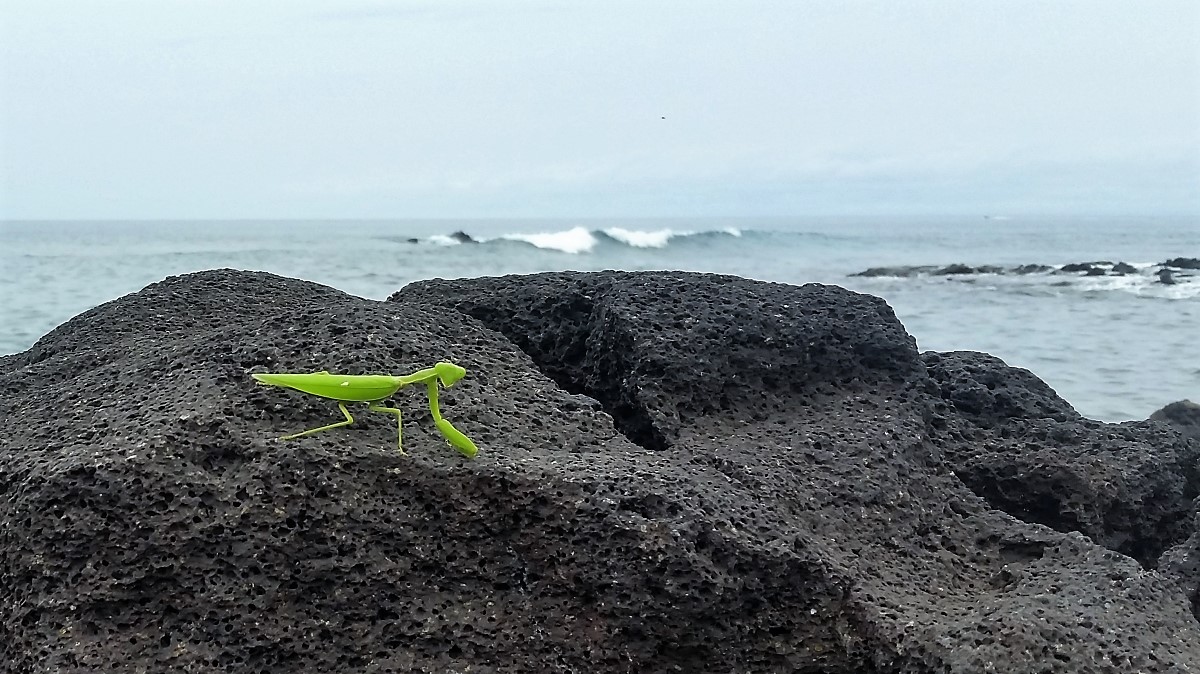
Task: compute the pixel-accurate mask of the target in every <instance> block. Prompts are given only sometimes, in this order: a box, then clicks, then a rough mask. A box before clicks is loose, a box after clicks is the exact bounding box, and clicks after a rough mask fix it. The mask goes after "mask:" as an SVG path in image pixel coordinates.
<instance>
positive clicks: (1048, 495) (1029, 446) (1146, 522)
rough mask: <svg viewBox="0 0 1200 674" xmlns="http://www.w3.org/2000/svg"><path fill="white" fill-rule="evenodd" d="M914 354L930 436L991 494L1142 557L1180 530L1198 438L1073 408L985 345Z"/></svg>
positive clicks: (1152, 560)
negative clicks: (923, 376) (923, 374)
mask: <svg viewBox="0 0 1200 674" xmlns="http://www.w3.org/2000/svg"><path fill="white" fill-rule="evenodd" d="M922 358H923V360H924V361H925V364H926V365H927V366H928V371H929V376H930V382H929V384H927V390H928V391H929V392H930V393H931V396H930V400H931V410H930V426H929V429H930V438H931V440H933V441H934V443H935V444H936V446H937V447H939V449H940V450H941V451H942V452H944V456H945V458H946V461H947V462H948V463H949V464H950V465H951V466H953V467H954V471H955V473H956V474H957V475H958V476H959V477H960V478H962V480H963V481H964V482H965V483H966V484H967V485H968V486H970V487H971V488H972V489H973V490H974V491H975V492H976V493H977V494H979V495H981V496H983V497H984V498H986V499H987V501H988V503H990V504H991V505H992V506H994V507H996V508H1000V509H1001V510H1004V511H1005V512H1007V513H1010V514H1012V515H1014V516H1016V517H1018V518H1020V519H1022V520H1024V521H1027V522H1037V523H1040V524H1045V525H1047V526H1050V527H1053V528H1054V529H1057V530H1059V531H1077V532H1081V533H1084V534H1087V535H1088V536H1090V537H1091V538H1092V539H1093V540H1095V541H1097V542H1098V543H1100V544H1102V545H1104V546H1106V547H1108V548H1111V549H1113V550H1117V551H1119V552H1122V553H1124V554H1127V555H1130V556H1132V557H1134V558H1136V559H1138V560H1139V561H1140V562H1142V563H1143V564H1144V565H1146V566H1148V567H1153V566H1154V565H1155V564H1156V563H1157V560H1158V557H1159V556H1160V555H1161V554H1162V553H1163V551H1164V549H1165V548H1167V547H1169V546H1171V545H1174V544H1175V543H1178V542H1179V541H1180V540H1181V539H1183V538H1186V537H1187V536H1188V534H1189V518H1190V513H1191V501H1192V499H1193V498H1195V497H1196V495H1197V492H1198V491H1200V444H1198V443H1195V442H1190V441H1189V440H1188V439H1187V438H1185V437H1182V436H1181V435H1180V434H1179V433H1177V432H1175V431H1173V430H1171V429H1169V428H1164V427H1162V426H1161V425H1159V424H1154V423H1149V422H1136V423H1126V424H1106V423H1102V422H1098V421H1093V420H1090V419H1084V418H1082V417H1080V416H1079V414H1078V413H1076V412H1075V410H1074V409H1073V408H1072V407H1071V406H1070V405H1069V404H1068V403H1067V402H1066V401H1065V400H1063V399H1062V398H1060V397H1058V395H1057V394H1056V393H1054V391H1053V390H1052V389H1051V388H1050V387H1049V386H1047V385H1046V384H1045V383H1044V382H1043V381H1041V380H1040V379H1038V378H1037V377H1036V376H1034V375H1033V374H1032V373H1030V372H1029V371H1028V370H1024V369H1021V368H1014V367H1009V366H1008V365H1006V364H1005V363H1004V361H1002V360H1000V359H999V358H996V357H994V356H990V355H987V354H981V353H973V352H950V353H936V352H927V353H925V354H922ZM930 385H931V386H930Z"/></svg>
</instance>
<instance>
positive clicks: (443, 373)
mask: <svg viewBox="0 0 1200 674" xmlns="http://www.w3.org/2000/svg"><path fill="white" fill-rule="evenodd" d="M433 371H434V373H435V374H436V375H437V378H438V379H439V380H440V381H441V382H442V386H445V387H446V388H450V387H451V386H454V384H455V383H457V382H458V380H459V379H462V378H463V377H465V376H466V374H467V369H466V368H464V367H460V366H458V365H455V364H454V363H445V362H442V363H438V364H437V365H434V366H433Z"/></svg>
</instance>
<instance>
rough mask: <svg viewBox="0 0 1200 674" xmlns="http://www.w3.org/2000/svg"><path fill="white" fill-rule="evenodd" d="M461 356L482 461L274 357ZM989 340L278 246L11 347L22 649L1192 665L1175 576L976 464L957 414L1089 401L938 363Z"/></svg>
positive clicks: (782, 668) (285, 659) (661, 284)
mask: <svg viewBox="0 0 1200 674" xmlns="http://www.w3.org/2000/svg"><path fill="white" fill-rule="evenodd" d="M442 358H445V359H450V360H454V361H456V362H459V363H461V364H463V365H464V366H466V367H467V369H468V376H467V378H466V379H464V380H463V381H462V382H460V383H459V384H458V385H457V386H455V387H454V388H452V389H450V390H448V391H446V392H445V393H444V394H443V406H444V408H445V412H446V415H447V417H448V418H451V419H452V420H454V422H455V423H456V425H457V426H458V427H459V428H461V429H462V430H463V431H464V432H466V433H467V434H468V435H470V436H472V437H473V438H474V439H475V440H476V442H477V443H478V444H479V445H480V447H481V452H480V454H479V456H478V457H477V458H476V459H475V460H466V459H463V458H461V457H460V456H459V455H458V454H457V453H456V452H454V451H453V450H451V449H449V448H448V447H446V446H445V444H444V442H442V440H441V439H440V437H439V436H438V435H437V433H436V431H435V430H434V429H433V428H432V424H431V423H430V419H429V416H428V414H427V413H422V412H420V411H419V410H420V409H421V407H422V405H423V403H422V398H421V395H420V393H419V392H411V393H410V392H409V391H407V390H404V391H401V392H400V394H398V395H397V396H396V397H395V399H393V400H392V401H391V402H392V404H395V405H397V406H399V407H401V408H402V409H404V410H406V415H405V419H406V425H405V447H406V449H407V450H408V455H407V456H401V455H399V454H398V453H397V452H396V451H395V447H394V444H393V443H394V437H395V436H394V433H395V427H394V425H393V423H394V422H393V420H392V419H391V418H390V417H386V416H385V415H373V414H367V413H365V412H363V413H361V414H358V413H357V410H356V418H357V419H358V421H357V423H355V424H354V425H353V426H351V427H348V428H344V429H335V430H333V431H329V432H326V433H322V434H319V435H315V436H311V437H306V438H302V439H299V440H296V441H294V442H280V441H278V440H275V438H276V437H278V436H279V435H280V434H282V433H284V432H293V431H295V430H297V429H299V428H305V427H311V426H315V425H319V424H324V423H328V422H329V421H331V420H333V419H336V418H337V412H336V409H334V408H333V406H332V405H330V404H329V403H328V401H322V400H319V399H315V398H311V397H309V396H304V395H301V394H297V393H293V392H288V391H282V390H279V389H270V388H263V387H258V386H255V385H254V384H253V383H252V381H251V380H250V378H249V376H248V375H249V373H250V372H254V371H260V370H264V369H265V370H272V371H283V370H291V371H306V370H314V369H330V370H335V371H344V372H351V373H362V372H380V371H382V372H407V371H411V370H413V369H416V368H418V367H421V366H425V365H428V364H429V362H431V361H433V360H437V359H442ZM960 360H962V361H963V363H964V364H963V366H962V367H957V366H956V367H950V366H949V365H948V364H946V363H942V364H941V365H940V366H939V367H941V372H942V373H941V374H931V372H933V369H936V368H933V369H931V368H930V367H929V366H928V365H927V363H926V362H924V361H923V360H922V358H921V357H920V356H919V355H918V354H917V352H916V349H915V345H914V343H913V340H912V339H911V337H910V336H908V335H907V333H906V332H905V331H904V330H903V327H902V326H901V325H900V324H899V322H898V321H897V320H896V318H895V316H894V315H893V313H892V312H891V310H890V309H889V308H888V307H887V305H886V304H884V303H883V302H882V301H881V300H878V299H876V298H872V297H868V296H864V295H857V294H854V293H850V292H847V291H844V290H841V289H838V288H833V287H827V286H802V287H792V286H782V285H774V284H761V283H755V282H751V281H747V280H744V279H736V278H732V277H718V276H708V275H699V274H617V273H602V274H548V275H536V276H533V277H516V278H505V279H480V280H475V281H437V282H427V283H420V284H415V285H413V286H410V287H408V288H405V289H403V290H402V291H401V292H399V293H397V294H396V295H395V296H393V298H392V299H391V301H389V302H386V303H381V302H372V301H368V300H363V299H359V298H354V297H351V296H348V295H345V294H342V293H339V292H337V291H334V290H332V289H329V288H325V287H322V286H318V285H315V284H311V283H305V282H301V281H294V280H290V279H280V278H278V277H274V276H270V275H266V274H249V273H241V272H232V271H219V272H205V273H201V274H194V275H189V276H186V277H179V278H174V279H169V280H168V281H166V282H163V283H161V284H156V285H154V286H151V287H149V288H147V289H146V290H144V291H142V292H140V293H136V294H134V295H131V296H128V297H125V298H121V299H120V300H117V301H115V302H113V303H110V304H108V305H104V306H102V307H98V308H96V309H94V310H92V311H90V312H87V313H85V314H83V315H81V316H79V317H77V318H76V319H74V320H72V321H71V322H69V323H68V324H66V325H64V326H62V327H61V328H59V329H58V330H56V331H54V332H53V333H51V334H50V335H47V337H46V338H44V339H43V340H42V341H40V342H39V343H38V346H37V347H36V350H31V351H29V352H26V353H24V354H18V355H17V356H15V357H10V358H7V359H4V360H2V361H0V390H2V391H4V392H5V395H4V396H3V397H2V398H0V405H2V407H0V414H2V415H3V417H4V418H5V419H7V420H10V421H9V423H8V428H7V429H6V433H5V434H3V435H0V574H2V575H3V578H4V582H3V583H0V631H2V636H3V639H0V662H4V663H6V664H8V666H9V667H10V669H11V670H12V671H43V670H44V671H101V670H104V671H111V670H117V671H121V670H128V671H173V672H175V671H178V672H189V671H194V672H208V671H214V670H223V669H228V668H232V669H234V670H235V671H245V672H296V671H378V672H384V671H397V672H398V671H404V672H449V671H475V672H546V671H563V672H574V671H587V672H622V673H628V672H678V671H685V672H702V671H711V672H731V671H738V672H746V673H749V672H792V671H797V672H825V673H835V672H844V673H850V672H864V673H868V674H869V673H873V672H874V673H884V672H887V673H894V672H909V673H924V672H930V673H932V672H962V673H964V674H965V673H967V672H984V671H1005V672H1014V673H1022V672H1044V671H1047V667H1048V666H1049V663H1053V666H1054V671H1056V672H1114V673H1115V672H1129V671H1144V672H1183V671H1186V670H1187V669H1188V668H1191V669H1193V670H1194V669H1195V668H1197V667H1198V666H1200V623H1197V622H1196V620H1195V618H1194V617H1193V616H1192V614H1191V606H1190V604H1189V601H1190V600H1189V597H1188V596H1187V593H1186V592H1185V591H1184V589H1183V586H1182V585H1181V584H1180V582H1179V580H1178V576H1177V575H1165V574H1162V573H1159V572H1157V571H1146V570H1144V569H1142V568H1140V567H1139V565H1138V564H1137V563H1136V562H1135V561H1134V560H1132V559H1130V558H1128V557H1126V556H1123V555H1121V554H1118V553H1116V552H1113V551H1111V550H1107V549H1105V548H1103V547H1101V546H1099V545H1097V544H1096V543H1095V542H1093V541H1092V540H1089V539H1087V538H1085V537H1084V536H1082V535H1079V534H1077V533H1060V532H1056V531H1053V530H1051V529H1048V528H1046V527H1041V526H1033V525H1030V524H1027V523H1024V522H1021V521H1019V520H1017V519H1015V518H1013V517H1011V516H1009V515H1007V514H1005V513H1003V512H1001V511H999V510H997V509H994V508H992V507H989V505H988V503H987V502H985V501H984V500H983V499H982V498H980V497H979V496H977V495H976V494H975V493H973V492H972V491H971V490H970V489H968V488H967V486H966V485H964V484H963V482H962V481H961V480H960V479H959V477H958V476H956V475H955V474H954V472H953V471H952V470H951V467H952V466H953V465H954V464H953V463H952V462H950V461H947V460H946V458H945V457H946V456H948V455H952V454H953V450H955V449H956V448H957V447H959V445H957V444H955V443H958V442H960V441H961V442H967V441H969V438H968V437H966V435H961V437H953V436H952V429H958V432H959V433H960V434H968V433H981V434H980V435H979V440H978V441H979V442H981V443H982V442H986V441H988V439H989V438H990V437H993V436H985V435H983V434H982V431H981V430H979V429H983V428H985V427H986V426H987V424H988V423H991V422H992V421H995V423H997V424H1009V423H1015V422H1016V421H1017V420H1019V419H1024V418H1025V416H1024V415H1030V414H1032V415H1035V416H1036V415H1040V416H1036V418H1039V419H1043V420H1044V419H1049V420H1051V421H1056V422H1057V423H1063V424H1075V423H1077V417H1076V416H1075V415H1073V413H1072V412H1071V411H1070V410H1069V406H1066V407H1064V405H1065V404H1063V403H1061V402H1059V401H1056V400H1055V399H1054V397H1053V396H1051V395H1050V394H1048V393H1046V392H1045V391H1035V392H1034V393H1033V394H1032V395H1031V399H1030V400H1018V399H1016V396H1017V391H1018V389H1019V388H1020V387H1019V386H1017V385H1012V386H1011V390H1010V391H1009V393H1005V392H1004V391H1003V389H1004V388H1005V386H1006V385H1005V384H1003V383H1002V382H1000V381H999V380H997V382H996V383H995V389H996V390H1000V393H996V394H993V396H992V397H990V398H989V397H988V396H987V395H985V394H982V393H976V392H972V390H971V389H972V388H973V387H972V386H970V385H968V384H965V383H959V384H953V383H944V382H949V380H950V379H953V377H954V376H957V375H955V374H954V373H956V372H965V373H967V375H969V376H971V377H975V378H976V379H980V378H984V377H985V372H986V371H988V370H989V369H995V368H994V367H993V366H992V365H988V364H984V365H980V366H978V367H976V368H975V369H974V370H972V369H970V368H968V367H967V365H968V363H966V359H965V358H962V359H960ZM1002 374H1003V373H1002V372H997V374H996V376H997V377H999V376H1001V375H1002ZM964 376H966V375H964ZM1030 385H1031V386H1032V384H1030ZM983 386H984V388H988V387H987V384H986V382H984V383H983ZM943 388H945V389H946V390H949V391H951V394H950V395H949V399H956V400H957V402H946V400H947V398H942V396H941V391H942V390H943ZM1026 388H1028V387H1026ZM954 391H959V392H960V393H959V394H957V395H956V394H954V393H953V392H954ZM938 401H942V402H940V403H939V402H938ZM938 404H943V405H945V407H942V408H936V405H938ZM959 405H962V406H963V407H961V408H960V407H959ZM1014 415H1016V416H1014ZM939 416H940V417H941V418H942V422H941V424H940V426H939V425H937V424H936V423H935V417H939ZM379 417H383V418H379ZM1059 419H1061V421H1058V420H1059ZM614 420H617V421H619V423H614ZM1155 427H1156V428H1157V429H1158V430H1159V431H1160V432H1163V433H1172V432H1173V431H1170V429H1167V428H1165V427H1163V426H1162V425H1160V424H1155ZM1098 428H1101V429H1102V430H1105V429H1107V430H1108V431H1112V430H1113V429H1111V428H1109V427H1108V426H1107V425H1100V426H1099V427H1098ZM931 429H934V430H937V433H935V434H933V435H932V436H931ZM939 429H940V430H939ZM1001 430H1002V429H1001ZM997 437H1003V436H1002V435H1001V436H997ZM1138 437H1140V436H1138ZM1106 441H1107V440H1105V439H1104V438H1103V437H1101V436H1096V437H1095V438H1092V439H1091V440H1089V442H1101V443H1103V442H1106ZM1101 450H1104V446H1103V445H1102V446H1101ZM1102 453H1103V452H1102ZM1156 456H1158V457H1160V456H1161V455H1154V456H1151V457H1148V458H1146V459H1145V462H1146V465H1148V463H1149V462H1150V461H1152V460H1155V457H1156ZM1103 458H1104V459H1105V460H1107V459H1108V458H1109V457H1108V455H1107V454H1103ZM1098 463H1099V462H1098ZM1145 472H1146V473H1147V474H1151V476H1152V477H1153V471H1151V470H1146V471H1145ZM1114 473H1115V469H1114V470H1110V471H1109V472H1102V473H1100V475H1101V477H1105V478H1107V477H1111V476H1112V475H1113V474H1114ZM1129 479H1130V480H1132V479H1133V477H1132V476H1131V477H1130V478H1129ZM1147 521H1149V520H1147ZM998 663H1000V664H998Z"/></svg>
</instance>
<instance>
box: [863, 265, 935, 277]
mask: <svg viewBox="0 0 1200 674" xmlns="http://www.w3.org/2000/svg"><path fill="white" fill-rule="evenodd" d="M936 270H937V267H934V266H914V267H871V268H870V269H867V270H865V271H860V272H858V273H856V274H851V276H866V277H878V276H895V277H897V278H911V277H913V276H920V275H921V274H928V273H931V272H933V271H936Z"/></svg>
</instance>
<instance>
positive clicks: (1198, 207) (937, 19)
mask: <svg viewBox="0 0 1200 674" xmlns="http://www.w3.org/2000/svg"><path fill="white" fill-rule="evenodd" d="M0 2H2V3H3V7H4V11H3V14H4V16H3V24H2V27H0V57H2V58H3V80H2V91H0V108H2V114H3V127H2V137H0V143H2V146H0V157H2V160H0V161H2V162H3V168H2V170H3V187H2V192H0V217H4V218H222V217H246V218H262V217H278V218H291V217H302V218H327V217H379V218H399V217H477V216H504V217H522V216H531V217H534V216H587V215H596V216H634V215H683V216H694V215H803V214H808V213H888V212H904V213H912V212H931V213H936V212H978V213H1003V212H1009V211H1017V212H1021V211H1025V212H1028V211H1047V212H1063V211H1077V212H1087V213H1104V212H1149V213H1156V212H1177V213H1178V212H1183V213H1193V214H1200V2H1197V1H1196V0H1182V1H1158V0H1137V1H1127V2H1126V1H1122V2H1117V1H1108V0H1085V1H1080V2H1070V1H1061V0H1055V1H1048V0H1037V1H1027V0H1003V1H1001V0H995V1H988V2H984V1H968V0H946V1H944V2H902V1H900V0H879V1H865V0H864V1H854V0H830V1H827V2H826V1H815V2H814V1H805V2H799V1H794V0H793V1H788V2H753V1H748V0H741V1H738V2H705V1H703V0H686V1H681V2H662V1H652V0H637V1H635V2H623V1H618V0H602V1H598V2H565V1H564V2H535V1H522V0H504V1H499V0H497V1H494V2H478V1H470V0H430V1H428V2H425V1H405V2H399V1H398V2H390V3H389V2H357V1H355V0H341V1H337V2H333V1H330V2H317V1H314V0H280V1H277V2H262V1H257V0H229V1H226V0H191V1H183V0H174V1H171V0H127V1H123V2H116V1H112V0H86V1H79V0H71V1H62V0H0Z"/></svg>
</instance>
